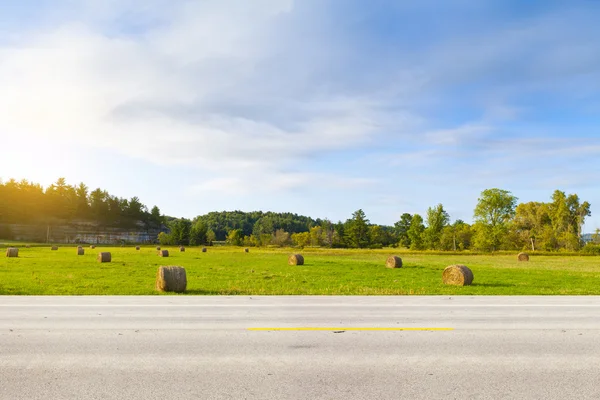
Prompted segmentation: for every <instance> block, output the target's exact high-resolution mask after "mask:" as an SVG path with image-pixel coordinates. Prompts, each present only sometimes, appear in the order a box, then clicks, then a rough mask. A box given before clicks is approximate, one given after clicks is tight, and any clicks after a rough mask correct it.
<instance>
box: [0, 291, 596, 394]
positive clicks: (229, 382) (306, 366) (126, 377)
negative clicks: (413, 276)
mask: <svg viewBox="0 0 600 400" xmlns="http://www.w3.org/2000/svg"><path fill="white" fill-rule="evenodd" d="M407 328H409V329H412V330H402V329H407ZM285 329H287V330H285ZM296 329H303V330H296ZM363 329H364V330H363ZM170 398H178V399H600V297H591V296H590V297H520V296H519V297H517V296H514V297H448V296H432V297H402V296H397V297H387V296H386V297H375V296H373V297H345V296H309V297H307V296H290V297H286V296H284V297H282V296H258V297H254V296H252V297H247V296H244V297H191V296H151V297H134V296H111V297H109V296H107V297H87V296H86V297H79V296H73V297H37V296H32V297H16V296H15V297H9V296H0V399H15V400H17V399H28V400H29V399H170Z"/></svg>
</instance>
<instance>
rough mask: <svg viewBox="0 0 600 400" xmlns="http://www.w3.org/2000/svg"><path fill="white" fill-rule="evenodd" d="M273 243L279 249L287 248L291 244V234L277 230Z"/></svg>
mask: <svg viewBox="0 0 600 400" xmlns="http://www.w3.org/2000/svg"><path fill="white" fill-rule="evenodd" d="M271 243H272V244H274V245H275V246H279V247H283V246H287V245H288V244H290V234H289V233H287V232H286V231H284V230H283V229H277V230H276V231H275V233H274V234H273V238H272V239H271Z"/></svg>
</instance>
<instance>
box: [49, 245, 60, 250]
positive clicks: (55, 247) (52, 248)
mask: <svg viewBox="0 0 600 400" xmlns="http://www.w3.org/2000/svg"><path fill="white" fill-rule="evenodd" d="M50 250H58V246H52V247H50Z"/></svg>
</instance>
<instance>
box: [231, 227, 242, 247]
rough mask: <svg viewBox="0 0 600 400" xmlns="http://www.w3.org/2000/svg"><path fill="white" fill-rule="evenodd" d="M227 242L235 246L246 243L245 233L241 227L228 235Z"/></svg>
mask: <svg viewBox="0 0 600 400" xmlns="http://www.w3.org/2000/svg"><path fill="white" fill-rule="evenodd" d="M227 243H229V244H231V245H233V246H242V245H243V244H244V234H243V233H242V230H241V229H232V230H230V231H229V234H228V235H227Z"/></svg>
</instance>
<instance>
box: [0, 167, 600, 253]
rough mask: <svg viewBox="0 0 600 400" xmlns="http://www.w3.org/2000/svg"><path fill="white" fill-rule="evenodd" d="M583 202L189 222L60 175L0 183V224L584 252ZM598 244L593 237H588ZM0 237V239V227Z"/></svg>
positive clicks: (212, 217)
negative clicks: (381, 216) (468, 215)
mask: <svg viewBox="0 0 600 400" xmlns="http://www.w3.org/2000/svg"><path fill="white" fill-rule="evenodd" d="M590 215H591V212H590V204H589V203H588V202H587V201H581V200H580V199H579V197H578V196H577V195H576V194H569V195H567V194H566V193H564V192H562V191H560V190H555V191H554V192H553V194H552V195H551V197H550V201H549V202H546V203H544V202H529V203H517V198H516V197H515V196H513V195H512V193H511V192H509V191H506V190H502V189H497V188H494V189H486V190H484V191H483V192H481V196H480V197H479V199H478V202H477V206H476V207H475V209H474V211H473V221H474V222H473V224H468V223H466V222H464V221H461V220H456V221H454V222H451V220H450V215H449V214H448V213H447V212H446V211H445V209H444V207H443V205H442V204H437V205H435V206H432V207H429V208H428V209H427V212H426V213H425V215H424V216H421V215H419V214H409V213H404V214H402V215H400V216H399V220H398V221H397V222H396V223H395V224H394V225H393V226H386V225H377V224H372V223H370V221H369V219H368V218H367V216H366V215H365V213H364V211H363V210H362V209H359V210H357V211H355V212H354V213H353V214H352V216H351V217H350V218H348V219H347V220H346V221H338V222H332V221H329V220H327V219H319V218H317V219H313V218H311V217H307V216H302V215H298V214H293V213H275V212H262V211H254V212H242V211H222V212H210V213H208V214H206V215H199V216H197V217H196V218H194V219H187V218H174V217H169V216H163V215H161V212H160V209H159V208H158V207H157V206H154V207H152V209H151V210H150V211H148V208H147V207H146V206H145V205H144V204H143V203H141V201H140V199H139V198H137V197H132V198H131V199H124V198H120V197H117V196H113V195H110V194H109V193H108V192H107V191H106V190H102V189H100V188H98V189H95V190H92V191H90V190H89V188H88V187H87V186H86V185H85V184H84V183H80V184H78V185H76V186H71V185H68V184H67V183H66V182H65V179H64V178H59V179H58V180H57V181H56V182H55V183H53V184H52V185H50V186H48V187H47V188H45V189H44V188H43V187H42V186H41V185H39V184H35V183H30V182H28V181H26V180H22V181H19V182H17V181H15V180H9V181H7V182H5V183H3V182H1V181H0V225H2V224H4V225H6V224H60V223H82V222H83V223H94V224H97V225H98V226H102V227H113V228H122V229H132V230H135V229H161V228H163V229H164V228H166V229H164V230H165V231H166V232H162V233H160V234H159V235H158V238H157V239H158V240H159V241H160V243H162V244H164V245H206V244H213V243H214V242H222V243H227V244H230V245H237V246H300V247H306V246H320V247H348V248H381V247H388V246H391V247H405V248H408V249H412V250H438V251H449V250H451V251H463V250H476V251H497V250H520V249H530V250H544V251H556V250H568V251H577V250H580V249H582V248H583V249H584V250H585V251H591V252H594V253H600V245H598V244H594V243H588V244H587V245H586V244H585V243H584V242H583V240H582V231H581V230H582V227H583V224H584V222H585V219H586V217H588V216H590ZM592 238H593V241H594V242H596V243H598V242H600V232H596V233H595V235H593V236H592ZM0 239H10V238H8V237H2V230H1V229H0Z"/></svg>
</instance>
